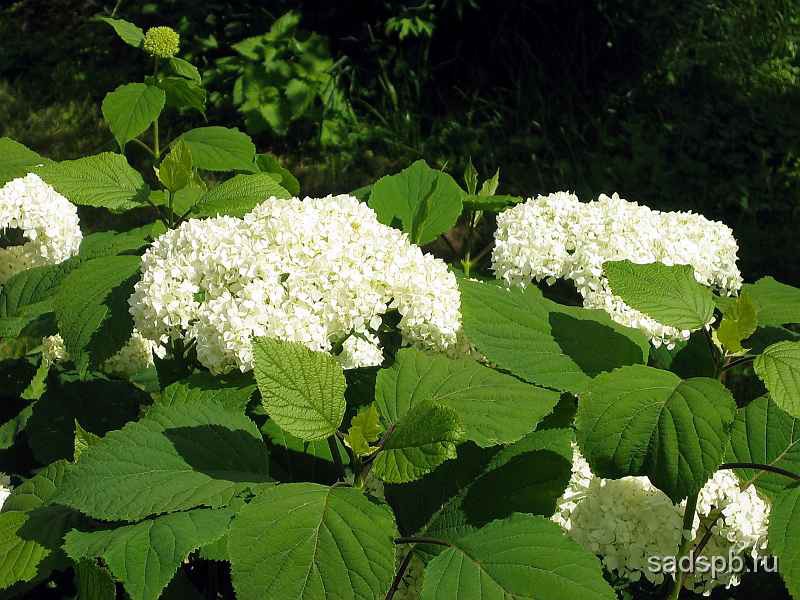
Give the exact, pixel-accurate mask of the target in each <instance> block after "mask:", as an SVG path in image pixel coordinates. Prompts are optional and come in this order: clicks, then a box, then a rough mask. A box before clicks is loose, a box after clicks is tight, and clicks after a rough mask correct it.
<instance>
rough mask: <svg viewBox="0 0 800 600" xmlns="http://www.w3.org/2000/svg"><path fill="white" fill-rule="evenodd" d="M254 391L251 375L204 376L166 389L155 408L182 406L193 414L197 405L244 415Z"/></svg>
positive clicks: (200, 375) (174, 384)
mask: <svg viewBox="0 0 800 600" xmlns="http://www.w3.org/2000/svg"><path fill="white" fill-rule="evenodd" d="M255 391H256V384H255V381H254V380H253V378H252V376H251V375H245V374H242V373H233V374H230V375H223V376H215V375H212V374H210V373H205V372H201V373H195V374H193V375H191V376H189V377H188V378H186V379H181V380H180V381H176V382H175V383H172V384H170V385H169V386H167V387H166V388H165V389H164V391H163V392H162V393H161V397H160V398H158V399H157V400H156V405H157V406H175V405H181V406H184V407H185V409H186V410H191V409H192V407H193V406H195V405H204V404H218V405H220V406H223V407H225V408H227V409H229V410H233V411H235V412H239V413H243V412H244V409H245V407H246V406H247V403H248V402H249V401H250V397H251V396H252V395H253V392H255Z"/></svg>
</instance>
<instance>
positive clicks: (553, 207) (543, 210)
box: [492, 192, 742, 347]
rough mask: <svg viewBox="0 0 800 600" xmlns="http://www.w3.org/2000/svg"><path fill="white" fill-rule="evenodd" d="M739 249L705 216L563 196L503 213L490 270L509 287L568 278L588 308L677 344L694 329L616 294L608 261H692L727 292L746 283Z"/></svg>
mask: <svg viewBox="0 0 800 600" xmlns="http://www.w3.org/2000/svg"><path fill="white" fill-rule="evenodd" d="M737 252H738V245H737V243H736V240H735V239H734V237H733V232H732V231H731V230H730V228H728V227H727V226H726V225H724V224H723V223H720V222H717V221H710V220H708V219H706V218H705V217H703V216H702V215H697V214H694V213H690V212H660V211H656V210H651V209H650V208H648V207H646V206H639V205H638V204H637V203H635V202H627V201H626V200H623V199H622V198H620V197H619V196H618V195H617V194H614V195H613V196H611V197H609V196H606V195H601V196H600V197H599V198H598V199H597V200H596V201H594V202H589V203H582V202H580V200H578V198H577V196H575V195H574V194H569V193H566V192H558V193H555V194H550V195H549V196H538V197H536V198H535V199H529V200H528V201H527V202H525V203H523V204H518V205H517V206H515V207H513V208H511V209H509V210H506V211H505V212H503V213H501V214H499V215H498V217H497V232H496V234H495V248H494V251H493V253H492V267H493V269H494V270H495V273H496V275H497V277H498V278H500V279H503V280H504V281H505V282H506V283H507V284H509V285H519V286H525V285H528V284H529V283H530V282H531V281H532V280H535V281H546V282H547V283H550V284H552V283H554V282H555V281H556V280H557V279H567V280H571V281H572V282H574V283H575V286H576V288H577V290H578V292H579V293H580V294H581V296H582V297H583V300H584V306H586V307H587V308H599V309H603V310H605V311H607V312H608V313H609V314H610V315H611V317H612V318H613V319H614V320H615V321H617V322H618V323H621V324H623V325H627V326H629V327H635V328H638V329H640V330H642V331H643V332H644V333H645V334H647V335H648V336H649V337H650V338H651V340H652V341H653V343H654V344H655V345H657V346H658V345H660V344H662V343H665V344H667V345H668V346H669V347H672V346H674V344H675V342H677V341H678V340H682V339H687V338H688V337H689V335H690V332H689V331H681V330H678V329H676V328H674V327H667V326H664V325H662V324H660V323H658V322H656V321H655V320H653V319H651V318H650V317H648V316H646V315H644V314H642V313H641V312H639V311H637V310H635V309H633V308H631V307H629V306H627V305H626V304H625V303H624V302H622V301H621V300H620V299H619V298H618V297H616V296H614V295H613V294H612V293H611V290H610V287H609V285H608V280H607V279H606V278H605V277H604V276H603V263H605V262H607V261H610V260H624V259H627V260H631V261H632V262H635V263H650V262H662V263H664V264H667V265H677V264H689V265H692V267H694V272H695V278H696V279H697V281H699V282H700V283H702V284H704V285H709V286H712V287H714V288H716V289H717V290H719V292H720V293H722V294H725V295H730V294H733V293H735V292H736V291H738V290H739V288H740V287H741V285H742V278H741V275H740V273H739V269H738V268H737V266H736V260H737Z"/></svg>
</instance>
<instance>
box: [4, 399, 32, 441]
mask: <svg viewBox="0 0 800 600" xmlns="http://www.w3.org/2000/svg"><path fill="white" fill-rule="evenodd" d="M32 414H33V405H32V404H28V405H26V406H23V407H22V410H20V411H19V412H18V413H17V414H16V415H14V416H13V417H11V418H10V419H9V420H8V421H6V422H5V423H3V424H2V425H0V450H8V449H9V448H11V446H13V445H14V440H15V439H16V437H17V435H19V433H20V432H22V431H23V430H24V429H25V427H27V426H28V421H29V420H30V418H31V415H32Z"/></svg>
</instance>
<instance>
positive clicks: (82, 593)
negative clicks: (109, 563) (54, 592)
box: [75, 560, 117, 600]
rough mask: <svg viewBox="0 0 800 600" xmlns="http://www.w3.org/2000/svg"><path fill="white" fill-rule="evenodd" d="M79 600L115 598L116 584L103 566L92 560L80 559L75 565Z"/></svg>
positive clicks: (111, 599) (107, 599) (112, 599)
mask: <svg viewBox="0 0 800 600" xmlns="http://www.w3.org/2000/svg"><path fill="white" fill-rule="evenodd" d="M75 577H76V578H77V579H78V598H80V600H115V599H116V597H117V585H116V584H115V583H114V580H113V579H112V578H111V574H110V573H109V572H108V571H107V570H106V569H105V567H101V566H99V565H98V564H97V563H96V562H95V561H93V560H82V561H80V562H79V563H78V564H77V565H75Z"/></svg>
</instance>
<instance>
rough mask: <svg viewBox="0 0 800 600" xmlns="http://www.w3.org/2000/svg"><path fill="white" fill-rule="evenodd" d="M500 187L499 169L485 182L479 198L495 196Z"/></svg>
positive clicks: (479, 192)
mask: <svg viewBox="0 0 800 600" xmlns="http://www.w3.org/2000/svg"><path fill="white" fill-rule="evenodd" d="M498 185H500V169H499V168H498V169H497V170H496V171H495V172H494V175H492V176H491V177H490V178H489V179H487V180H486V181H484V182H483V185H481V189H480V190H478V195H479V196H484V197H486V196H494V193H495V192H496V191H497V186H498Z"/></svg>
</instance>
